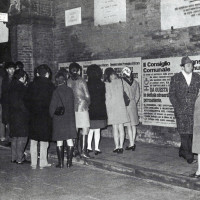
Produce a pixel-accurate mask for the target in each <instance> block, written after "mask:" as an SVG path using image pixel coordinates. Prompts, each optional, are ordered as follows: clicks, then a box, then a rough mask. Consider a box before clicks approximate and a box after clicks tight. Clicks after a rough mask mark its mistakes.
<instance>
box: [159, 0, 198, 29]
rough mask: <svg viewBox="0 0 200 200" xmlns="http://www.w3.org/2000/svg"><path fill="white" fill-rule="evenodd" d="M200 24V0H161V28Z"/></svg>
mask: <svg viewBox="0 0 200 200" xmlns="http://www.w3.org/2000/svg"><path fill="white" fill-rule="evenodd" d="M198 25H200V0H161V29H162V30H167V29H171V27H172V26H173V28H174V29H176V28H184V27H190V26H198Z"/></svg>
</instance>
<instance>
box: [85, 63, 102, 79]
mask: <svg viewBox="0 0 200 200" xmlns="http://www.w3.org/2000/svg"><path fill="white" fill-rule="evenodd" d="M86 73H87V75H88V79H101V77H102V70H101V68H100V67H99V66H98V65H96V64H93V65H90V66H88V68H87V71H86Z"/></svg>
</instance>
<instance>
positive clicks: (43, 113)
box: [25, 77, 55, 142]
mask: <svg viewBox="0 0 200 200" xmlns="http://www.w3.org/2000/svg"><path fill="white" fill-rule="evenodd" d="M54 89H55V87H54V85H53V83H52V82H51V81H50V80H49V79H48V78H45V77H38V78H36V79H35V80H34V81H33V82H31V83H30V84H29V87H28V90H27V94H26V98H25V99H26V106H27V107H28V109H29V111H30V125H29V128H30V130H29V138H30V139H33V140H36V141H46V142H47V141H50V140H51V139H52V119H51V117H50V114H49V105H50V102H51V97H52V94H53V91H54Z"/></svg>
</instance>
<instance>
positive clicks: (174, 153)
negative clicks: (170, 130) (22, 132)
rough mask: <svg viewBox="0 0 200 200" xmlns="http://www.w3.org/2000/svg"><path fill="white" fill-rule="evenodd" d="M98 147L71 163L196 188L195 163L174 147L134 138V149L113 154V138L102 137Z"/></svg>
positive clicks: (199, 187)
mask: <svg viewBox="0 0 200 200" xmlns="http://www.w3.org/2000/svg"><path fill="white" fill-rule="evenodd" d="M0 145H1V146H2V147H3V148H9V147H6V145H5V143H2V142H0ZM127 145H128V140H125V144H124V148H125V147H126V146H127ZM93 149H94V148H93ZM100 149H101V151H102V154H99V155H94V153H93V152H92V153H90V156H91V157H92V158H91V159H84V160H83V159H80V158H79V157H76V158H74V159H73V163H74V165H76V164H77V165H79V164H85V165H91V166H94V167H97V168H100V169H104V170H108V171H113V172H117V173H121V174H125V175H128V176H135V177H139V178H142V179H150V180H155V181H158V182H162V183H166V184H171V185H175V186H180V187H184V188H189V189H193V190H198V191H200V178H190V177H189V175H190V174H192V173H194V172H195V171H196V170H197V163H194V164H188V163H187V162H186V160H184V159H183V158H179V156H178V148H177V147H172V146H169V145H166V146H165V145H156V144H150V143H142V142H137V141H136V150H135V151H126V150H124V152H123V154H116V153H113V149H114V141H113V138H105V137H102V138H101V142H100ZM27 152H29V151H28V150H27ZM49 157H51V158H54V159H57V155H56V144H55V143H53V142H52V143H50V148H49ZM65 159H66V156H65Z"/></svg>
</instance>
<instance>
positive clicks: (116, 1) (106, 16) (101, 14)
mask: <svg viewBox="0 0 200 200" xmlns="http://www.w3.org/2000/svg"><path fill="white" fill-rule="evenodd" d="M119 22H126V0H94V25H95V26H98V25H105V24H113V23H119Z"/></svg>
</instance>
